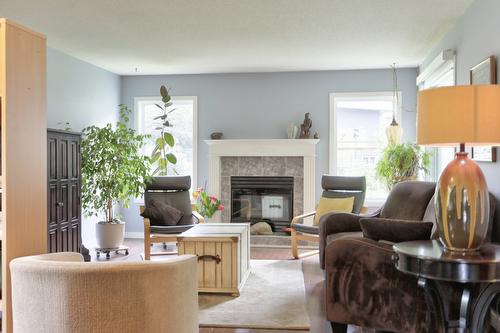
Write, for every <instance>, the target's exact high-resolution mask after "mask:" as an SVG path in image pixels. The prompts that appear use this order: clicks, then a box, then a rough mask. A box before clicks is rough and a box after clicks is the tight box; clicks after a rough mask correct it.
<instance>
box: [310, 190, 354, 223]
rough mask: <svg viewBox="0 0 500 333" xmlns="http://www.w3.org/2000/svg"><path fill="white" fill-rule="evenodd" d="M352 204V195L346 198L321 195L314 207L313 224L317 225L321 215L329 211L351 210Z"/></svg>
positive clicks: (347, 211) (346, 211)
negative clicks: (316, 205)
mask: <svg viewBox="0 0 500 333" xmlns="http://www.w3.org/2000/svg"><path fill="white" fill-rule="evenodd" d="M353 206H354V197H346V198H325V197H321V199H320V200H319V204H318V207H317V208H316V214H315V215H314V220H313V225H315V226H318V225H319V220H320V219H321V217H322V216H323V215H325V214H327V213H331V212H343V213H350V212H352V207H353Z"/></svg>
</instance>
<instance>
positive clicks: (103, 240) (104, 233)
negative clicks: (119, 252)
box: [95, 222, 125, 249]
mask: <svg viewBox="0 0 500 333" xmlns="http://www.w3.org/2000/svg"><path fill="white" fill-rule="evenodd" d="M95 234H96V240H97V247H98V248H100V249H116V248H119V247H120V246H121V245H122V244H123V238H124V237H125V222H113V223H108V222H98V223H97V224H96V225H95Z"/></svg>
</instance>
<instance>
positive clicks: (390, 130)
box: [385, 63, 403, 145]
mask: <svg viewBox="0 0 500 333" xmlns="http://www.w3.org/2000/svg"><path fill="white" fill-rule="evenodd" d="M391 67H392V101H393V107H392V122H391V123H390V125H389V126H387V128H386V129H385V135H386V136H387V142H388V143H389V145H398V144H400V143H401V137H402V136H403V128H402V127H401V126H399V124H398V122H397V121H396V110H397V109H398V108H399V96H398V76H397V73H396V63H393V64H392V66H391Z"/></svg>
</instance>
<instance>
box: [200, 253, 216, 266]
mask: <svg viewBox="0 0 500 333" xmlns="http://www.w3.org/2000/svg"><path fill="white" fill-rule="evenodd" d="M200 260H215V263H217V264H219V263H220V262H221V258H220V256H219V255H216V256H212V255H209V254H205V255H203V256H198V261H200Z"/></svg>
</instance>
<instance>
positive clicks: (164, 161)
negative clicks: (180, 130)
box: [151, 85, 177, 176]
mask: <svg viewBox="0 0 500 333" xmlns="http://www.w3.org/2000/svg"><path fill="white" fill-rule="evenodd" d="M160 96H161V103H160V104H155V105H156V107H157V108H158V109H160V110H161V114H160V115H159V116H157V117H155V118H154V120H155V121H159V124H158V126H157V127H156V128H155V130H156V131H157V132H158V134H157V136H156V137H155V138H154V144H155V147H154V149H153V152H152V153H151V162H152V163H153V165H154V166H155V168H154V171H153V175H155V176H166V175H167V174H168V164H169V163H170V164H172V165H175V164H177V157H176V156H175V155H174V153H173V152H172V148H174V146H175V139H174V136H173V135H172V133H171V130H170V128H171V127H172V123H171V121H170V120H169V119H168V116H169V115H170V114H171V113H172V112H174V111H175V110H176V109H175V108H172V101H171V100H172V97H171V96H170V94H169V90H168V89H167V87H165V86H163V85H162V86H161V87H160Z"/></svg>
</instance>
